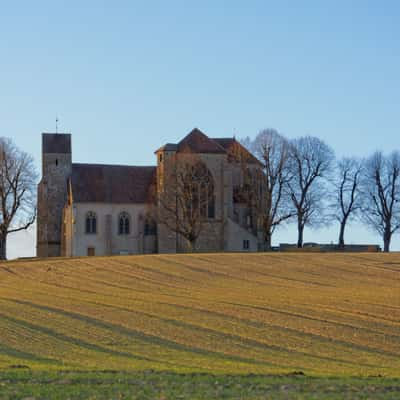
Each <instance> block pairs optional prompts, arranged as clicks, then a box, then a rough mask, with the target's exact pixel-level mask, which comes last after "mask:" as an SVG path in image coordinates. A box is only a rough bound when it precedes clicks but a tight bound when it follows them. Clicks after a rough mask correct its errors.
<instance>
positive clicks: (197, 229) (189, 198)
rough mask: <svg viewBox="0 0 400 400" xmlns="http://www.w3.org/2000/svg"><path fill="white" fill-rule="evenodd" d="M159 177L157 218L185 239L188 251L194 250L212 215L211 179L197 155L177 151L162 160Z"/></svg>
mask: <svg viewBox="0 0 400 400" xmlns="http://www.w3.org/2000/svg"><path fill="white" fill-rule="evenodd" d="M163 179H164V183H163V189H162V190H161V192H160V193H159V195H158V206H159V213H158V221H159V222H160V223H161V224H165V225H166V226H167V227H168V228H169V229H170V230H171V231H173V232H176V233H177V234H178V235H181V236H182V237H183V238H184V239H186V241H187V245H188V246H187V247H188V251H194V250H195V249H196V241H197V239H198V238H199V236H200V233H201V232H202V230H203V228H204V226H205V224H206V223H207V219H208V218H214V214H215V198H214V182H213V178H212V176H211V174H210V172H209V171H208V169H207V167H206V166H205V165H204V163H203V162H202V161H201V160H200V158H199V157H197V156H196V155H194V154H191V153H190V154H186V153H177V154H176V155H175V156H174V157H172V158H170V159H169V160H168V162H167V163H166V168H165V172H164V177H163Z"/></svg>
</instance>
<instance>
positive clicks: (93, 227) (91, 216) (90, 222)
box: [85, 211, 97, 234]
mask: <svg viewBox="0 0 400 400" xmlns="http://www.w3.org/2000/svg"><path fill="white" fill-rule="evenodd" d="M85 228H86V229H85V231H86V233H88V234H95V233H97V216H96V213H94V212H93V211H89V212H88V213H87V214H86V224H85Z"/></svg>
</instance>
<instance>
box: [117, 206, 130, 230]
mask: <svg viewBox="0 0 400 400" xmlns="http://www.w3.org/2000/svg"><path fill="white" fill-rule="evenodd" d="M118 234H120V235H129V234H130V217H129V214H128V213H127V212H125V211H124V212H122V213H121V214H119V218H118Z"/></svg>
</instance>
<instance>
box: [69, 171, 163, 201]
mask: <svg viewBox="0 0 400 400" xmlns="http://www.w3.org/2000/svg"><path fill="white" fill-rule="evenodd" d="M155 182H156V167H135V166H123V165H103V164H72V176H71V186H72V196H73V199H74V202H77V203H92V202H93V203H119V204H122V203H139V204H143V203H147V202H148V201H149V198H150V189H151V186H152V184H155Z"/></svg>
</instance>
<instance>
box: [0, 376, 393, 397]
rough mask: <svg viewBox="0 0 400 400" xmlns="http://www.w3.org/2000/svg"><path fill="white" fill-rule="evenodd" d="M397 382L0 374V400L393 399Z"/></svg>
mask: <svg viewBox="0 0 400 400" xmlns="http://www.w3.org/2000/svg"><path fill="white" fill-rule="evenodd" d="M399 397H400V379H395V378H363V379H361V378H341V379H338V378H312V377H305V376H302V375H299V376H298V375H291V376H257V375H250V376H249V375H247V376H240V375H239V376H238V375H218V376H216V375H212V374H199V373H192V374H176V373H170V372H154V371H143V372H136V373H126V372H125V373H124V372H118V371H114V372H82V373H77V372H72V373H71V372H52V373H49V372H46V373H43V372H42V373H40V372H30V371H17V372H15V371H11V372H7V373H2V374H0V399H2V400H3V399H4V400H11V399H13V400H17V399H27V398H29V399H33V398H35V399H52V400H56V399H74V400H79V399H143V400H144V399H151V400H155V399H160V400H162V399H163V400H166V399H190V400H194V399H204V400H211V399H246V400H256V399H257V400H261V399H263V400H264V399H282V398H284V399H322V400H324V399H325V400H328V399H374V400H378V399H398V398H399Z"/></svg>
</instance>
